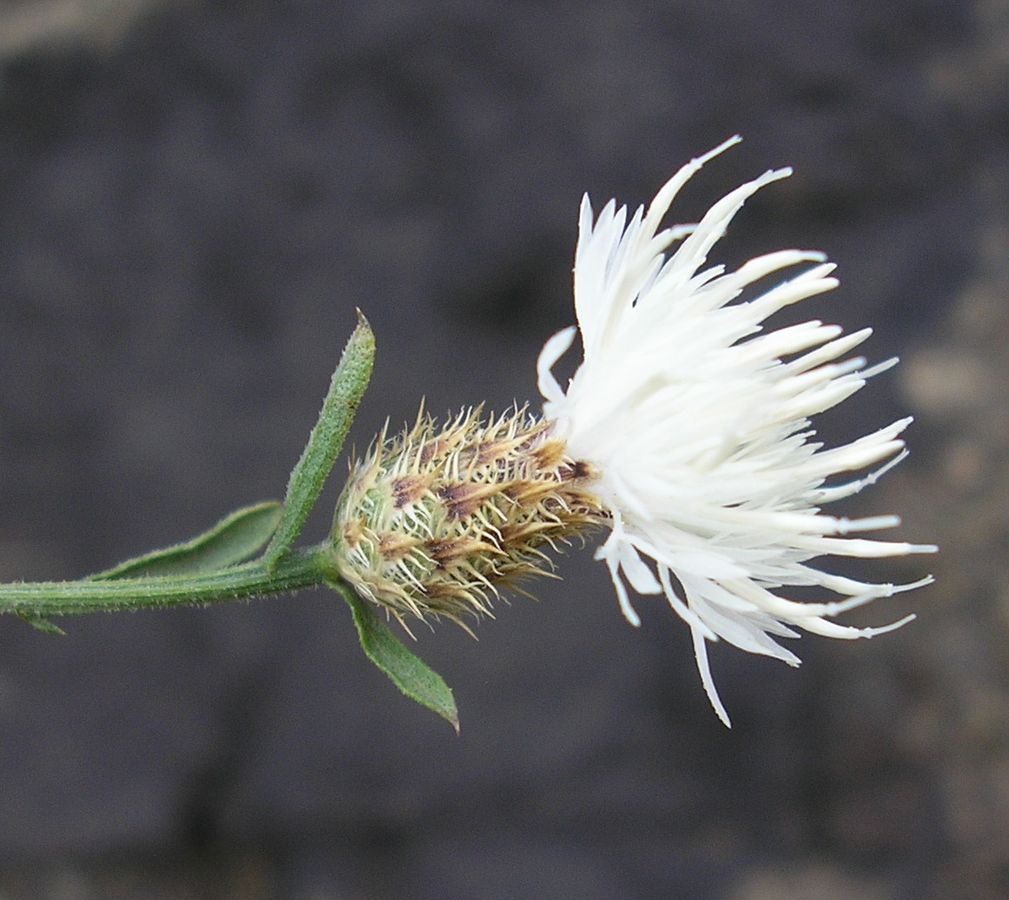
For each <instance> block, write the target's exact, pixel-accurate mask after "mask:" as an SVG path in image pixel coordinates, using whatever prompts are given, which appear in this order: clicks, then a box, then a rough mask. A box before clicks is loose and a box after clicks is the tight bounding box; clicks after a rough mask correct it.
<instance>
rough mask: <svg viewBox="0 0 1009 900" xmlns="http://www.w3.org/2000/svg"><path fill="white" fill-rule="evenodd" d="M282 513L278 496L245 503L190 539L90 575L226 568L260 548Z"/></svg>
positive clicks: (141, 574) (139, 575)
mask: <svg viewBox="0 0 1009 900" xmlns="http://www.w3.org/2000/svg"><path fill="white" fill-rule="evenodd" d="M280 516H281V507H280V504H279V503H277V502H276V501H275V500H269V501H267V502H265V503H257V504H256V505H255V506H246V507H245V508H243V509H239V510H236V511H235V512H233V513H231V514H230V515H229V516H226V517H225V518H223V519H221V521H220V522H218V523H217V524H216V525H215V526H214V527H213V528H211V529H210V530H209V531H205V532H204V533H203V534H200V535H197V536H196V537H194V538H192V539H191V540H188V541H185V542H184V543H181V544H175V545H174V546H172V547H166V548H165V549H163V550H153V551H151V552H150V553H145V554H144V555H143V556H137V557H135V558H133V559H128V560H126V562H122V563H120V564H119V565H118V566H115V567H114V568H111V569H107V570H106V571H104V572H99V573H98V574H97V575H92V576H91V577H92V578H94V579H99V580H107V579H111V578H143V577H157V576H165V575H196V574H200V573H209V572H216V571H219V570H221V569H226V568H227V567H228V566H233V565H237V564H238V563H241V562H245V560H247V559H249V558H251V557H252V556H253V555H254V554H255V553H256V552H257V551H259V550H261V549H262V548H263V546H264V545H265V544H266V542H267V541H268V540H269V539H270V537H271V536H272V535H273V533H274V532H275V531H276V530H277V525H278V523H279V522H280Z"/></svg>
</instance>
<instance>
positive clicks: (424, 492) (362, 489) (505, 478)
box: [332, 409, 605, 630]
mask: <svg viewBox="0 0 1009 900" xmlns="http://www.w3.org/2000/svg"><path fill="white" fill-rule="evenodd" d="M480 413H481V411H480V410H479V409H475V410H463V411H462V412H461V413H459V415H458V416H456V417H455V418H454V419H451V420H449V421H448V422H446V423H445V424H444V425H441V426H438V425H437V424H436V423H435V421H434V420H433V419H432V418H431V417H430V416H427V415H425V414H424V413H423V411H422V412H421V414H420V415H419V416H418V417H417V422H416V424H415V425H414V426H413V427H412V428H410V429H406V430H404V431H403V432H402V433H401V434H399V435H397V436H396V437H393V438H392V439H390V440H386V439H385V436H384V435H382V436H380V437H379V438H378V440H376V441H375V444H374V445H373V446H372V448H371V450H370V451H369V452H368V453H367V454H366V455H365V457H364V459H362V460H360V461H358V462H356V463H353V464H352V466H351V474H350V478H349V479H348V480H347V484H346V486H345V487H344V489H343V493H342V494H341V496H340V500H339V502H338V504H337V509H336V515H335V519H334V525H333V537H334V538H335V540H334V542H333V551H332V552H333V562H334V564H335V565H336V567H337V569H338V571H339V572H340V574H341V575H342V576H343V577H344V578H345V579H346V580H347V581H348V582H350V583H351V584H352V585H353V586H354V588H355V589H356V590H357V592H358V593H359V594H360V595H361V596H363V597H365V598H367V599H368V600H371V601H372V602H373V603H375V604H377V605H378V606H381V607H383V608H384V609H385V610H386V611H387V612H388V613H389V614H391V615H393V616H395V617H396V618H397V619H398V620H399V621H400V623H401V624H403V625H404V626H406V624H407V620H409V619H411V618H413V619H420V620H422V621H423V620H428V619H439V618H447V619H450V620H451V621H453V622H456V623H457V624H459V625H461V626H462V627H463V628H466V627H467V626H466V624H465V618H466V617H467V616H471V617H476V618H479V617H480V616H484V615H490V601H491V599H492V598H493V597H495V596H497V594H498V592H499V588H500V587H504V586H510V587H514V586H515V583H516V582H517V581H519V580H521V579H523V578H527V577H529V576H532V575H541V574H545V573H546V572H547V571H548V570H549V566H550V560H549V558H548V557H547V556H546V555H545V554H544V553H543V550H542V548H543V547H544V546H548V547H552V548H554V549H557V547H558V544H560V543H565V542H567V541H568V540H570V539H571V538H572V537H574V536H576V535H578V534H581V533H583V532H584V531H586V530H587V529H588V528H590V527H592V526H595V525H598V524H599V522H600V521H602V519H603V518H604V517H605V513H604V512H603V511H602V510H601V509H600V508H599V505H598V501H597V500H596V498H595V496H594V495H593V494H591V493H589V492H588V491H587V490H586V488H585V484H586V482H587V481H588V480H589V479H590V477H591V476H592V473H591V472H590V470H589V468H588V467H587V466H585V465H584V464H579V463H576V462H575V461H574V460H572V459H571V458H570V457H568V456H567V455H566V453H565V449H564V443H563V441H560V440H557V439H556V438H555V437H553V436H552V434H551V431H552V429H551V427H550V425H549V424H548V423H547V422H544V421H542V420H539V419H537V418H535V417H534V416H532V415H531V414H530V413H529V412H528V411H526V410H525V409H515V410H512V411H510V412H508V413H506V414H504V415H501V416H497V417H491V418H489V419H488V420H484V419H483V418H482V417H481V414H480ZM544 566H547V567H548V568H547V569H544ZM467 630H468V629H467Z"/></svg>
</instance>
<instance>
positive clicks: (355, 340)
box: [266, 310, 375, 569]
mask: <svg viewBox="0 0 1009 900" xmlns="http://www.w3.org/2000/svg"><path fill="white" fill-rule="evenodd" d="M357 318H358V323H357V328H355V329H354V333H353V334H352V335H351V336H350V340H349V341H347V346H346V347H345V348H344V351H343V356H342V357H340V364H339V365H338V366H337V367H336V371H335V372H334V373H333V378H332V380H331V381H330V384H329V393H327V394H326V399H325V400H324V401H323V403H322V412H321V413H319V421H318V422H316V423H315V427H314V428H313V429H312V433H311V434H310V435H309V436H308V443H307V444H306V445H305V449H304V451H302V454H301V459H299V460H298V462H297V464H296V465H295V467H294V469H293V470H292V472H291V478H290V480H289V481H288V483H287V496H286V497H285V498H284V515H283V518H282V519H281V521H280V525H279V527H278V528H277V531H276V533H275V534H274V535H273V540H272V541H271V543H270V546H269V547H268V548H267V551H266V563H267V566H268V567H269V568H271V569H272V568H273V567H274V566H276V564H277V563H278V562H279V561H280V559H281V558H282V557H283V556H284V554H285V553H287V552H288V550H290V549H291V547H292V546H294V542H295V541H296V540H297V539H298V535H299V534H300V533H301V529H302V528H303V527H304V525H305V520H306V519H307V518H308V514H309V513H310V512H311V511H312V507H313V506H315V501H316V500H318V499H319V494H320V493H321V492H322V486H323V484H324V483H325V481H326V477H327V476H328V475H329V472H330V469H332V468H333V463H335V462H336V458H337V456H339V455H340V450H341V449H342V448H343V442H344V440H346V437H347V432H348V431H349V430H350V425H351V423H352V422H353V421H354V415H355V413H356V412H357V407H358V406H359V405H360V403H361V397H363V396H364V391H365V388H367V387H368V380H369V379H370V378H371V368H372V364H373V362H374V359H375V335H374V334H373V333H372V331H371V326H369V325H368V320H367V319H365V317H364V316H363V315H362V314H361V311H360V310H358V312H357Z"/></svg>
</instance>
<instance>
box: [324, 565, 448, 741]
mask: <svg viewBox="0 0 1009 900" xmlns="http://www.w3.org/2000/svg"><path fill="white" fill-rule="evenodd" d="M330 585H331V587H334V588H336V590H338V591H339V592H340V593H341V594H342V595H343V599H344V600H346V601H347V605H348V606H349V607H350V611H351V613H352V614H353V616H354V625H355V626H357V636H358V637H359V638H360V640H361V649H362V650H364V653H365V656H367V657H368V659H370V660H371V661H372V662H373V663H374V664H375V665H376V666H378V668H379V669H381V670H382V671H383V672H385V674H386V675H388V676H389V679H390V680H391V681H392V683H393V684H394V685H396V687H398V688H399V689H400V690H401V691H402V692H403V693H404V694H406V696H407V697H409V698H410V699H411V700H415V701H416V702H417V703H419V704H420V705H421V706H426V707H427V708H428V709H430V710H431V711H432V712H436V713H437V714H438V715H439V716H441V717H442V718H443V719H445V720H447V721H448V722H449V723H450V724H451V725H452V727H453V728H454V729H455V730H456V734H458V733H459V712H458V710H457V709H456V706H455V698H454V697H453V696H452V689H451V688H450V687H449V686H448V685H447V684H445V681H444V679H443V678H442V677H441V675H439V674H438V673H437V672H435V671H434V670H432V669H430V668H429V667H428V666H427V665H426V664H425V663H424V662H423V661H422V660H420V659H419V658H418V657H416V656H414V654H412V653H411V652H410V651H409V650H407V649H406V647H404V646H403V645H402V644H401V643H400V642H399V640H398V639H397V638H396V636H395V635H394V634H393V633H392V632H391V631H390V630H389V628H388V626H387V625H386V624H385V623H384V622H383V621H382V620H381V619H380V618H379V617H378V616H377V615H376V614H375V611H374V610H373V609H372V608H371V606H370V605H369V604H368V602H367V601H365V600H362V599H361V598H360V597H358V596H357V594H356V593H354V590H353V589H352V588H350V587H349V586H347V585H344V584H340V583H332V582H330Z"/></svg>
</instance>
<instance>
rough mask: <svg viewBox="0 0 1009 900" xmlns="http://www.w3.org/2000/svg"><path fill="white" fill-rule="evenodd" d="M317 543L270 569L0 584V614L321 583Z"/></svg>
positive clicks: (200, 598)
mask: <svg viewBox="0 0 1009 900" xmlns="http://www.w3.org/2000/svg"><path fill="white" fill-rule="evenodd" d="M322 549H323V545H320V546H318V547H310V548H308V549H306V550H302V551H298V552H295V553H291V554H290V555H289V556H287V557H285V558H284V559H283V560H282V561H280V563H279V564H276V565H274V567H273V568H272V570H268V569H267V565H266V563H265V562H263V561H262V560H254V561H253V562H249V563H245V564H244V565H240V566H232V567H231V568H228V569H224V570H221V571H218V572H211V573H208V574H201V575H188V576H182V577H179V576H167V577H165V576H162V577H148V578H121V579H118V580H113V581H92V580H90V579H85V580H81V581H35V582H22V583H18V582H13V583H10V584H0V613H17V614H19V615H25V616H38V617H43V618H44V617H48V616H70V615H77V614H79V613H89V612H113V611H116V610H136V609H154V608H163V607H169V606H203V605H206V604H209V603H223V602H226V601H229V600H245V599H249V598H251V597H261V596H264V595H266V594H278V593H282V592H284V591H293V590H296V589H298V588H303V587H310V586H312V585H317V584H321V583H322V581H323V575H322V572H321V570H320V560H319V557H320V552H321V550H322Z"/></svg>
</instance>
